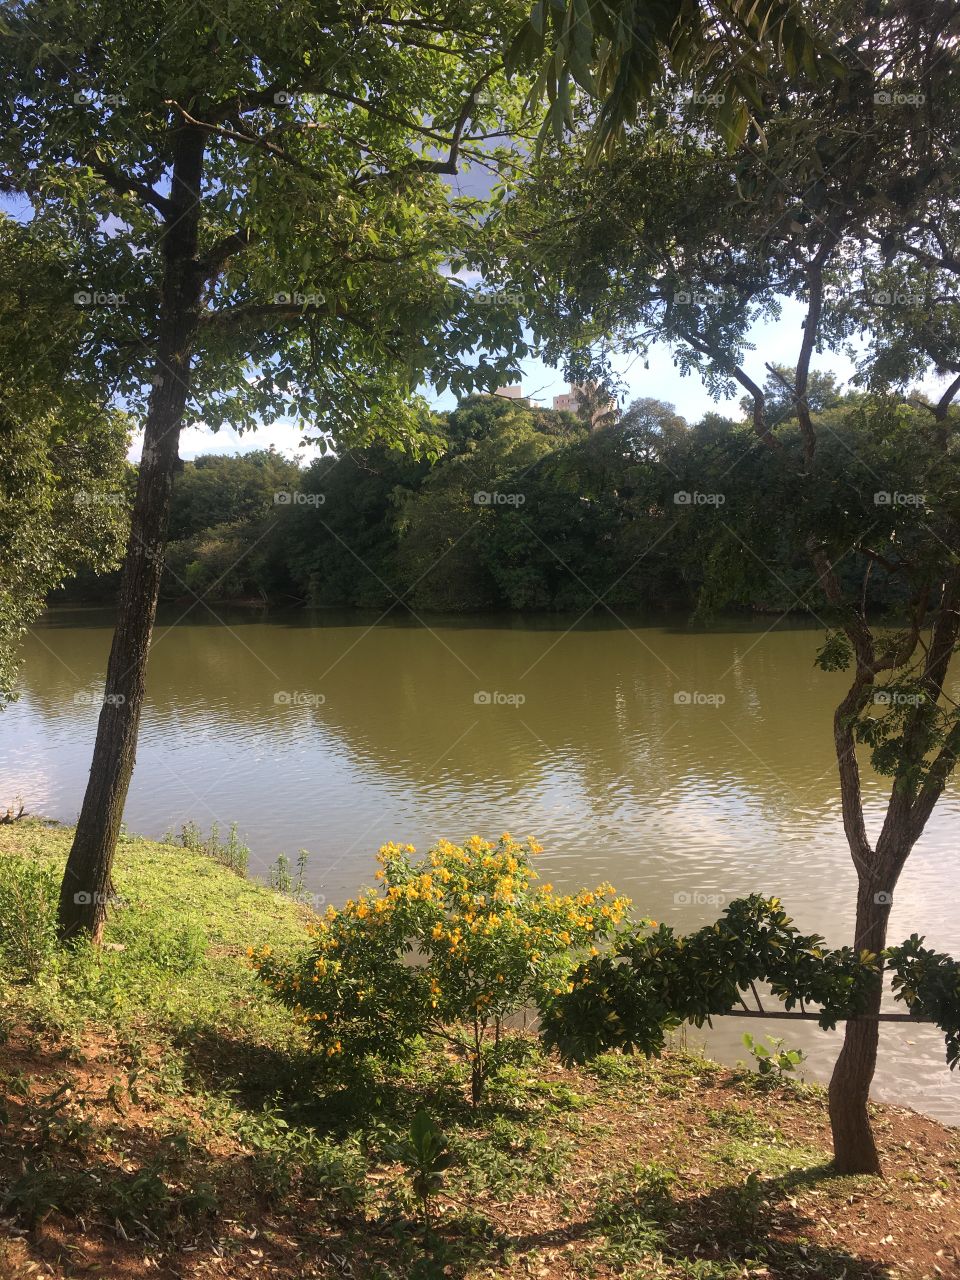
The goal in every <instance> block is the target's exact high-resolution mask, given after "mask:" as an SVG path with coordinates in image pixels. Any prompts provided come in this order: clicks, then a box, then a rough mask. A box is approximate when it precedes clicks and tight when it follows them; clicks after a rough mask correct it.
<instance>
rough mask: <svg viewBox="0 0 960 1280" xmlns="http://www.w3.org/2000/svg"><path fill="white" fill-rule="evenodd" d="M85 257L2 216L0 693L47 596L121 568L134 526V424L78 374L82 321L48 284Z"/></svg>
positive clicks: (40, 226) (56, 285)
mask: <svg viewBox="0 0 960 1280" xmlns="http://www.w3.org/2000/svg"><path fill="white" fill-rule="evenodd" d="M75 254H76V246H75V244H74V242H73V240H72V238H71V237H70V236H69V235H68V234H65V233H63V234H61V233H58V232H56V231H55V230H54V229H53V228H51V227H49V226H48V225H46V224H45V223H43V222H39V223H36V224H34V225H31V226H27V227H24V226H21V225H19V224H18V223H16V222H14V221H13V220H12V219H11V218H9V217H7V216H6V215H0V350H2V353H3V356H2V361H0V457H2V459H3V466H2V468H0V702H2V700H3V699H4V698H6V697H9V696H10V695H11V693H12V692H13V689H14V685H15V681H16V673H17V669H18V656H17V651H18V648H19V643H20V640H21V638H22V636H23V633H24V631H25V629H26V627H27V626H28V625H29V624H30V623H31V622H32V621H33V620H34V619H35V618H36V617H37V615H38V614H39V613H40V612H41V610H42V609H43V607H44V604H45V603H46V598H47V596H48V595H49V594H50V592H51V591H53V590H55V589H56V588H57V587H59V586H60V585H61V584H62V583H63V582H64V581H65V580H66V579H68V578H70V577H71V576H72V575H73V574H75V573H77V572H78V571H79V570H81V569H84V568H90V569H94V570H98V571H104V570H106V569H110V568H112V567H113V566H114V565H116V564H117V562H118V560H119V555H120V547H121V538H122V535H123V532H124V527H125V523H126V511H127V505H128V501H129V496H130V487H131V478H132V469H131V468H129V467H128V465H127V463H126V461H125V453H126V446H127V433H128V421H127V419H126V418H125V417H124V416H123V415H122V414H121V413H118V412H116V411H114V410H111V409H109V408H108V407H107V399H108V397H107V395H106V393H105V391H104V390H103V388H101V387H99V386H98V385H97V384H96V383H95V382H92V381H87V380H85V379H83V378H80V377H77V376H75V374H74V371H73V367H72V362H73V361H75V360H76V359H77V358H78V351H79V350H80V349H81V348H82V345H83V340H84V339H83V325H82V322H81V320H80V317H79V315H78V314H77V313H76V312H74V313H73V314H71V315H68V316H64V315H63V314H62V309H61V308H60V307H59V306H58V305H57V303H56V302H55V301H51V299H50V297H49V296H48V293H47V291H51V290H53V291H60V290H62V287H63V286H62V282H63V278H64V275H65V274H68V273H69V271H70V264H71V262H72V261H73V260H74V257H75Z"/></svg>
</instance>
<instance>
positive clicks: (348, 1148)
mask: <svg viewBox="0 0 960 1280" xmlns="http://www.w3.org/2000/svg"><path fill="white" fill-rule="evenodd" d="M70 837H71V832H70V831H69V830H68V829H66V828H60V827H54V826H48V825H43V824H40V823H37V822H32V821H29V820H25V821H21V822H18V823H15V824H13V825H10V826H2V827H0V861H2V859H3V857H4V856H7V857H12V858H16V859H21V860H24V862H25V863H27V864H29V865H30V866H33V867H44V868H49V869H50V871H51V872H52V873H54V874H55V873H57V872H58V871H59V870H60V868H61V867H62V865H63V862H64V859H65V857H66V852H67V848H68V846H69V841H70ZM8 865H9V864H8ZM114 878H115V887H116V892H117V894H118V897H119V899H120V903H119V904H118V905H117V906H116V907H115V908H114V909H113V910H112V912H111V918H110V922H109V924H108V928H107V931H106V935H105V943H106V945H105V947H104V949H103V950H102V951H101V952H100V953H98V954H93V953H89V952H85V951H81V952H80V953H79V954H78V955H76V956H74V957H63V956H62V955H55V956H54V958H53V959H52V960H49V961H48V962H46V963H45V964H44V966H43V968H42V970H41V971H40V974H39V977H37V978H36V979H35V980H30V981H28V980H25V978H24V977H23V975H22V974H19V975H18V974H16V973H7V974H5V976H4V979H3V982H2V985H0V1041H2V1043H0V1120H2V1121H3V1125H2V1129H0V1188H2V1195H3V1198H2V1201H0V1277H3V1280H6V1277H8V1276H9V1277H20V1276H23V1277H26V1276H34V1275H47V1276H54V1277H63V1278H64V1280H66V1278H67V1277H81V1276H89V1277H97V1276H102V1277H111V1278H112V1277H117V1278H118V1280H125V1278H126V1277H128V1276H129V1277H134V1276H138V1277H139V1276H144V1275H148V1276H152V1275H155V1276H157V1277H171V1278H172V1277H179V1278H183V1280H186V1278H187V1277H190V1278H191V1280H192V1278H193V1277H200V1276H226V1277H246V1276H264V1277H266V1276H279V1277H290V1278H291V1280H292V1278H293V1277H297V1278H299V1277H335V1276H348V1277H355V1278H357V1280H363V1278H365V1277H371V1278H372V1277H382V1278H384V1280H385V1278H386V1277H396V1278H397V1280H400V1278H401V1277H402V1278H403V1280H407V1278H408V1277H409V1278H411V1280H416V1278H417V1277H431V1276H438V1277H439V1276H451V1277H481V1276H505V1277H517V1278H519V1277H527V1276H539V1277H548V1278H550V1277H560V1278H566V1277H570V1278H571V1280H573V1278H575V1277H593V1276H596V1277H608V1276H614V1275H625V1276H633V1277H638V1278H641V1277H642V1278H643V1280H674V1278H675V1277H676V1278H677V1280H679V1278H681V1277H683V1278H687V1280H721V1278H722V1280H728V1278H729V1280H733V1278H734V1277H744V1276H756V1277H773V1278H781V1277H782V1278H783V1280H794V1278H797V1280H802V1278H804V1277H809V1278H810V1280H814V1278H816V1280H830V1278H832V1277H836V1280H840V1277H846V1278H847V1280H856V1278H857V1277H867V1276H888V1277H904V1278H910V1280H921V1278H927V1277H929V1278H930V1280H933V1277H937V1276H946V1277H951V1276H958V1275H960V1190H958V1174H960V1132H958V1131H957V1130H953V1129H948V1128H945V1127H944V1126H942V1125H939V1124H937V1123H935V1122H934V1121H932V1120H929V1119H927V1118H925V1117H922V1116H919V1115H916V1114H915V1113H913V1112H911V1111H909V1110H906V1109H902V1108H893V1107H886V1106H878V1107H876V1108H875V1127H876V1131H877V1136H878V1140H879V1144H880V1147H881V1150H882V1153H883V1156H884V1162H885V1167H886V1171H887V1179H886V1181H885V1182H877V1181H874V1180H871V1179H866V1178H856V1179H851V1178H842V1179H841V1178H837V1177H835V1176H833V1175H832V1172H831V1169H830V1164H829V1158H830V1157H829V1125H828V1122H827V1115H826V1106H825V1099H824V1096H823V1093H822V1091H821V1090H819V1089H817V1088H814V1087H812V1086H806V1085H801V1084H796V1083H791V1082H786V1083H783V1084H776V1085H774V1086H772V1087H766V1086H764V1085H762V1084H761V1082H760V1081H759V1079H758V1078H757V1077H756V1076H754V1075H753V1074H751V1073H750V1072H747V1071H739V1070H730V1069H728V1068H725V1067H721V1066H719V1065H718V1064H716V1063H712V1062H709V1061H707V1060H705V1059H703V1058H701V1057H698V1056H696V1055H692V1054H689V1053H686V1052H683V1051H680V1050H676V1051H673V1052H671V1053H669V1054H667V1055H665V1056H664V1058H663V1059H661V1060H660V1061H659V1062H647V1061H646V1060H644V1059H641V1058H627V1057H622V1056H619V1055H614V1054H609V1055H605V1056H604V1057H602V1058H600V1059H598V1060H597V1061H596V1062H595V1063H593V1064H592V1065H591V1066H590V1067H589V1068H588V1069H584V1070H576V1071H573V1070H565V1069H563V1068H561V1067H560V1066H559V1065H558V1064H557V1063H556V1062H555V1061H553V1060H552V1059H547V1058H544V1057H543V1056H542V1055H541V1054H540V1053H539V1052H538V1050H537V1049H536V1047H535V1045H534V1044H532V1043H531V1044H530V1045H529V1052H528V1053H527V1054H526V1056H525V1058H524V1059H523V1060H522V1061H519V1062H518V1064H517V1065H516V1066H514V1067H511V1068H509V1069H508V1070H507V1071H505V1072H504V1074H503V1075H502V1077H501V1078H500V1079H499V1080H498V1081H497V1082H496V1083H495V1084H494V1085H493V1086H491V1089H490V1092H489V1096H488V1098H487V1099H486V1101H485V1102H484V1103H483V1105H482V1106H481V1107H479V1108H478V1109H476V1110H474V1109H472V1108H471V1107H470V1106H469V1103H468V1100H467V1093H468V1073H467V1070H466V1065H465V1064H464V1063H463V1062H461V1061H458V1060H456V1059H455V1058H453V1057H450V1056H447V1055H445V1054H443V1053H441V1052H438V1051H436V1050H434V1049H426V1048H425V1049H424V1050H423V1052H422V1053H421V1054H420V1055H419V1056H418V1057H417V1058H416V1059H415V1060H414V1061H413V1062H411V1063H410V1065H409V1066H408V1067H406V1068H404V1069H402V1070H393V1071H387V1070H375V1071H373V1072H372V1073H371V1074H370V1076H369V1077H368V1078H367V1079H366V1080H365V1081H364V1083H363V1084H362V1085H360V1086H357V1085H355V1086H354V1087H353V1088H347V1087H339V1086H338V1085H337V1083H336V1081H334V1080H331V1079H330V1078H329V1077H327V1076H325V1075H324V1074H323V1068H322V1067H319V1066H318V1065H317V1064H316V1063H315V1062H314V1061H313V1059H312V1058H311V1056H310V1054H309V1051H308V1047H307V1045H306V1043H305V1041H304V1039H303V1036H302V1032H301V1029H300V1026H299V1025H298V1024H297V1022H296V1021H295V1020H294V1018H293V1016H292V1015H291V1014H290V1013H289V1012H288V1011H287V1010H286V1009H284V1008H283V1007H281V1006H279V1005H278V1004H276V1003H275V1002H274V1001H273V1000H271V999H268V998H267V996H266V995H265V993H264V990H263V988H262V986H261V984H260V983H259V982H258V981H257V979H256V978H255V976H254V974H253V973H252V971H251V968H250V965H249V961H248V959H247V955H246V952H247V948H248V947H250V946H254V947H260V946H263V945H270V946H271V947H273V949H274V950H275V951H278V952H281V953H282V952H285V951H290V950H294V949H296V948H297V947H299V946H301V945H303V943H304V941H305V928H306V925H307V923H308V920H309V914H308V912H307V911H306V910H305V909H304V908H303V907H302V906H300V905H298V904H297V903H295V902H293V901H292V900H291V899H289V898H285V897H283V896H282V895H281V894H278V893H275V892H273V891H271V890H269V889H267V888H265V887H264V886H262V885H257V884H255V883H253V882H251V881H249V880H245V879H242V878H241V877H239V876H237V875H235V874H234V873H233V872H231V871H229V870H227V869H226V868H224V867H222V866H220V865H218V864H217V863H216V862H214V861H212V860H211V859H209V858H206V857H204V856H203V855H202V854H198V853H195V852H191V851H188V850H185V849H182V848H179V847H177V846H173V845H164V844H158V843H155V842H151V841H145V840H140V839H136V838H129V837H128V838H125V839H124V841H123V843H122V845H121V847H120V850H119V854H118V859H117V866H116V873H115V877H114ZM944 1069H945V1070H946V1068H944ZM420 1108H425V1109H426V1110H427V1111H428V1112H429V1113H430V1114H431V1116H432V1117H433V1118H434V1120H435V1121H436V1122H437V1123H438V1124H439V1125H440V1127H441V1128H442V1130H443V1132H444V1134H445V1135H446V1138H447V1141H448V1143H449V1146H450V1149H451V1152H452V1154H453V1157H454V1158H453V1164H452V1166H451V1168H450V1170H449V1172H448V1175H447V1178H446V1182H445V1185H444V1187H443V1189H442V1190H441V1192H440V1193H439V1195H438V1196H437V1202H436V1222H435V1225H434V1230H433V1231H432V1232H430V1233H426V1232H425V1230H424V1226H423V1224H422V1222H421V1221H420V1217H419V1213H418V1210H417V1207H416V1203H415V1200H414V1197H413V1194H412V1190H411V1184H410V1174H409V1170H408V1166H407V1162H406V1157H405V1152H404V1144H405V1141H406V1134H407V1132H408V1130H409V1126H410V1123H411V1120H412V1118H413V1116H414V1114H415V1113H416V1111H417V1110H418V1109H420Z"/></svg>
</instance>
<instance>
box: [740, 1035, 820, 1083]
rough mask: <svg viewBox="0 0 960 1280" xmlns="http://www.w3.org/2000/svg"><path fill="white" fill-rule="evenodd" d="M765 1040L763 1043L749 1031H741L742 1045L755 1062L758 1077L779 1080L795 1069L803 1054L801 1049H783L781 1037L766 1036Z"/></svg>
mask: <svg viewBox="0 0 960 1280" xmlns="http://www.w3.org/2000/svg"><path fill="white" fill-rule="evenodd" d="M766 1040H767V1043H766V1044H763V1043H762V1042H761V1041H759V1040H757V1039H755V1038H754V1037H753V1036H752V1035H751V1034H750V1032H749V1031H745V1032H744V1033H743V1043H744V1046H745V1048H746V1050H747V1053H749V1054H750V1057H751V1058H752V1059H753V1061H754V1062H755V1063H756V1066H757V1071H758V1073H759V1075H760V1077H761V1078H762V1079H765V1080H770V1081H776V1082H779V1081H781V1080H783V1078H784V1077H785V1076H789V1075H792V1074H793V1072H794V1071H796V1069H797V1067H799V1065H800V1063H801V1062H802V1061H803V1059H804V1056H805V1055H804V1052H803V1050H802V1049H784V1047H783V1040H782V1039H777V1038H775V1037H774V1036H767V1037H766Z"/></svg>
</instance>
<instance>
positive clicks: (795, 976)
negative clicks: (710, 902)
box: [541, 894, 960, 1075]
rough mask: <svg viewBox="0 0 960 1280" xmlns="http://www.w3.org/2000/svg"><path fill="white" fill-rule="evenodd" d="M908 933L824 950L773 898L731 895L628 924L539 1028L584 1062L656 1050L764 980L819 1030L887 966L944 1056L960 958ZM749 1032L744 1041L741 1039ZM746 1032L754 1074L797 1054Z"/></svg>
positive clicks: (852, 1009)
mask: <svg viewBox="0 0 960 1280" xmlns="http://www.w3.org/2000/svg"><path fill="white" fill-rule="evenodd" d="M922 943H923V939H922V938H918V937H917V936H916V935H914V936H913V937H911V938H909V939H908V940H907V941H906V942H904V943H903V944H901V946H899V947H890V948H887V949H886V950H884V951H883V952H882V953H881V954H880V955H879V956H878V955H875V954H874V953H872V952H870V951H859V952H857V951H854V950H853V949H852V948H851V947H839V948H836V949H831V948H829V947H827V946H826V944H825V943H824V940H823V938H821V937H820V935H819V934H801V933H800V931H799V930H798V929H797V928H796V926H795V925H794V924H793V921H792V920H791V918H790V917H789V916H788V915H787V914H786V912H785V911H784V910H783V908H782V906H781V905H780V901H779V899H778V898H769V899H764V898H762V897H760V896H759V895H757V894H754V895H752V896H751V897H749V898H741V899H738V900H737V901H735V902H731V903H730V905H729V907H727V910H726V911H725V912H724V914H723V916H722V917H721V918H720V919H719V920H717V921H716V922H715V923H714V924H712V925H707V926H705V927H704V928H703V929H699V930H698V931H697V932H696V933H691V934H687V935H686V936H680V937H678V936H677V935H676V934H675V933H674V931H673V930H672V929H671V928H670V927H669V926H667V925H660V926H658V927H657V928H656V929H655V930H653V931H652V932H651V933H649V934H646V935H641V934H638V933H632V934H630V935H629V936H627V937H625V938H623V939H622V940H621V941H620V942H619V943H618V944H617V946H616V947H615V949H614V950H613V951H611V952H608V953H606V954H603V955H598V956H594V957H592V958H591V959H590V960H588V961H586V962H585V963H584V964H581V965H580V967H579V968H578V969H577V971H576V973H575V974H574V975H573V979H572V982H571V986H570V990H568V991H566V992H562V993H559V994H558V995H557V996H556V997H555V998H554V999H553V1000H552V1001H551V1002H550V1003H549V1004H548V1006H547V1007H546V1009H545V1010H544V1012H543V1017H542V1024H541V1028H542V1035H543V1038H544V1041H545V1043H546V1045H547V1046H548V1047H553V1048H556V1049H557V1050H558V1051H559V1052H560V1055H561V1057H562V1058H563V1059H564V1060H566V1061H572V1062H583V1061H586V1060H587V1059H589V1058H593V1057H595V1056H596V1055H597V1054H599V1053H602V1052H603V1051H604V1050H606V1049H625V1050H632V1049H640V1050H641V1051H642V1052H643V1053H645V1054H647V1055H648V1056H657V1055H659V1054H660V1053H661V1052H662V1050H663V1048H664V1044H665V1038H666V1033H667V1031H668V1030H670V1029H672V1028H674V1027H678V1026H679V1025H680V1024H681V1023H683V1022H687V1021H689V1022H692V1023H694V1025H695V1026H698V1027H700V1026H703V1024H704V1023H705V1022H709V1021H710V1019H711V1018H712V1017H715V1016H719V1015H721V1014H725V1013H730V1012H731V1011H733V1010H734V1009H735V1008H736V1007H737V1006H738V1005H744V1000H743V997H742V995H741V992H742V991H745V990H749V989H751V988H752V987H753V984H754V983H755V982H758V981H759V982H766V983H768V984H769V985H770V989H771V991H772V992H773V995H774V996H775V997H776V998H777V999H779V1000H781V1001H782V1002H783V1004H784V1005H785V1006H786V1008H787V1009H788V1010H789V1009H793V1008H795V1007H796V1006H797V1005H799V1006H800V1010H801V1011H802V1012H807V1011H808V1010H807V1006H808V1005H809V1006H814V1007H816V1013H817V1021H818V1022H819V1025H820V1026H821V1027H823V1028H825V1029H830V1028H833V1027H835V1026H836V1025H837V1023H838V1022H840V1021H841V1020H844V1019H850V1018H855V1017H856V1016H857V1014H858V1013H861V1012H863V1011H864V1010H865V1008H866V1007H867V1005H868V1001H869V999H870V997H871V996H872V994H873V993H874V991H875V990H876V987H877V985H878V984H879V983H880V981H881V972H882V967H883V966H886V967H887V968H889V969H890V971H891V972H892V974H893V990H894V993H895V995H896V997H897V999H898V1000H901V1001H902V1002H903V1003H904V1004H906V1005H907V1007H908V1009H909V1010H910V1012H911V1013H913V1014H915V1015H916V1016H917V1017H918V1018H922V1019H924V1020H927V1021H930V1022H933V1023H935V1024H936V1025H937V1026H938V1027H939V1028H940V1030H941V1031H942V1032H943V1033H944V1036H945V1038H946V1045H947V1062H948V1063H949V1064H950V1066H951V1067H955V1066H956V1065H957V1064H958V1062H960V962H958V961H956V960H954V959H952V958H951V957H950V956H947V955H943V954H940V953H938V952H935V951H931V950H929V949H928V948H926V947H924V946H923V945H922ZM748 1041H749V1043H748ZM744 1043H746V1044H747V1047H748V1048H749V1049H750V1050H751V1052H752V1053H753V1054H754V1056H755V1057H756V1058H757V1060H758V1065H759V1068H760V1070H761V1072H763V1073H769V1072H777V1074H778V1075H783V1074H784V1073H785V1072H788V1071H792V1070H794V1068H795V1067H796V1066H797V1065H798V1064H799V1061H800V1057H798V1056H797V1051H796V1050H787V1051H783V1050H782V1049H781V1047H780V1046H781V1043H782V1042H779V1041H778V1042H775V1045H774V1052H773V1053H771V1052H770V1051H769V1050H766V1049H765V1047H764V1046H762V1045H761V1046H757V1045H756V1044H755V1043H754V1042H753V1041H752V1037H749V1036H745V1037H744Z"/></svg>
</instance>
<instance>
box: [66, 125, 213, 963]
mask: <svg viewBox="0 0 960 1280" xmlns="http://www.w3.org/2000/svg"><path fill="white" fill-rule="evenodd" d="M203 150H204V141H203V135H202V133H201V132H200V131H199V130H196V129H192V128H190V127H187V126H184V127H182V128H181V129H180V130H179V131H178V133H177V137H176V140H175V143H174V163H173V178H172V186H171V200H172V202H173V205H174V208H173V210H172V212H171V214H170V216H169V217H168V218H167V221H166V226H165V229H164V232H163V241H162V248H163V259H164V273H163V286H162V297H161V304H160V324H159V334H158V343H157V357H156V361H155V364H154V376H153V390H152V392H151V394H150V403H149V407H148V411H147V418H146V423H145V426H144V440H143V457H142V461H141V463H140V476H139V481H138V484H137V496H136V501H135V503H134V508H133V514H132V517H131V524H130V537H129V541H128V543H127V552H126V559H125V561H124V567H123V576H122V579H121V586H120V600H119V616H118V620H117V627H116V630H115V632H114V636H113V644H112V646H111V649H110V659H109V662H108V665H107V678H106V686H105V690H104V702H103V706H102V708H101V711H100V720H99V723H98V725H97V737H96V743H95V746H94V750H93V761H92V763H91V766H90V778H89V781H88V783H87V789H86V793H85V794H84V798H83V807H82V808H81V810H80V818H79V820H78V822H77V830H76V835H75V837H74V841H73V846H72V848H71V850H70V856H69V858H68V860H67V867H66V871H65V873H64V877H63V884H62V885H61V889H60V905H59V912H58V921H57V927H58V932H59V935H60V937H61V939H62V940H64V941H66V940H69V939H72V938H76V937H78V936H80V935H82V934H89V935H91V936H92V938H93V940H94V941H95V942H99V940H100V936H101V934H102V932H103V924H104V919H105V917H106V907H107V903H108V900H109V895H110V892H111V868H112V866H113V856H114V852H115V850H116V845H117V838H118V836H119V834H120V823H121V820H122V818H123V807H124V803H125V801H126V797H127V789H128V788H129V786H130V779H131V776H132V774H133V766H134V760H135V758H136V749H137V733H138V730H139V727H140V712H141V708H142V706H143V697H144V690H145V683H146V668H147V656H148V653H149V649H150V637H151V634H152V631H153V622H154V618H155V616H156V609H157V598H158V596H159V592H160V577H161V573H162V568H163V564H162V561H163V549H164V543H165V540H166V531H167V521H168V516H169V511H170V496H171V492H172V488H173V475H174V469H175V467H176V463H177V446H178V443H179V439H180V425H181V422H182V419H183V411H184V406H185V404H186V399H187V394H188V391H189V382H190V361H191V355H192V350H193V343H194V340H195V337H196V332H197V325H198V321H199V307H200V297H201V291H202V288H203V283H204V282H203V279H202V272H201V270H200V267H199V265H198V262H197V229H198V223H199V211H200V204H199V200H200V186H201V177H202V171H203Z"/></svg>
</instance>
